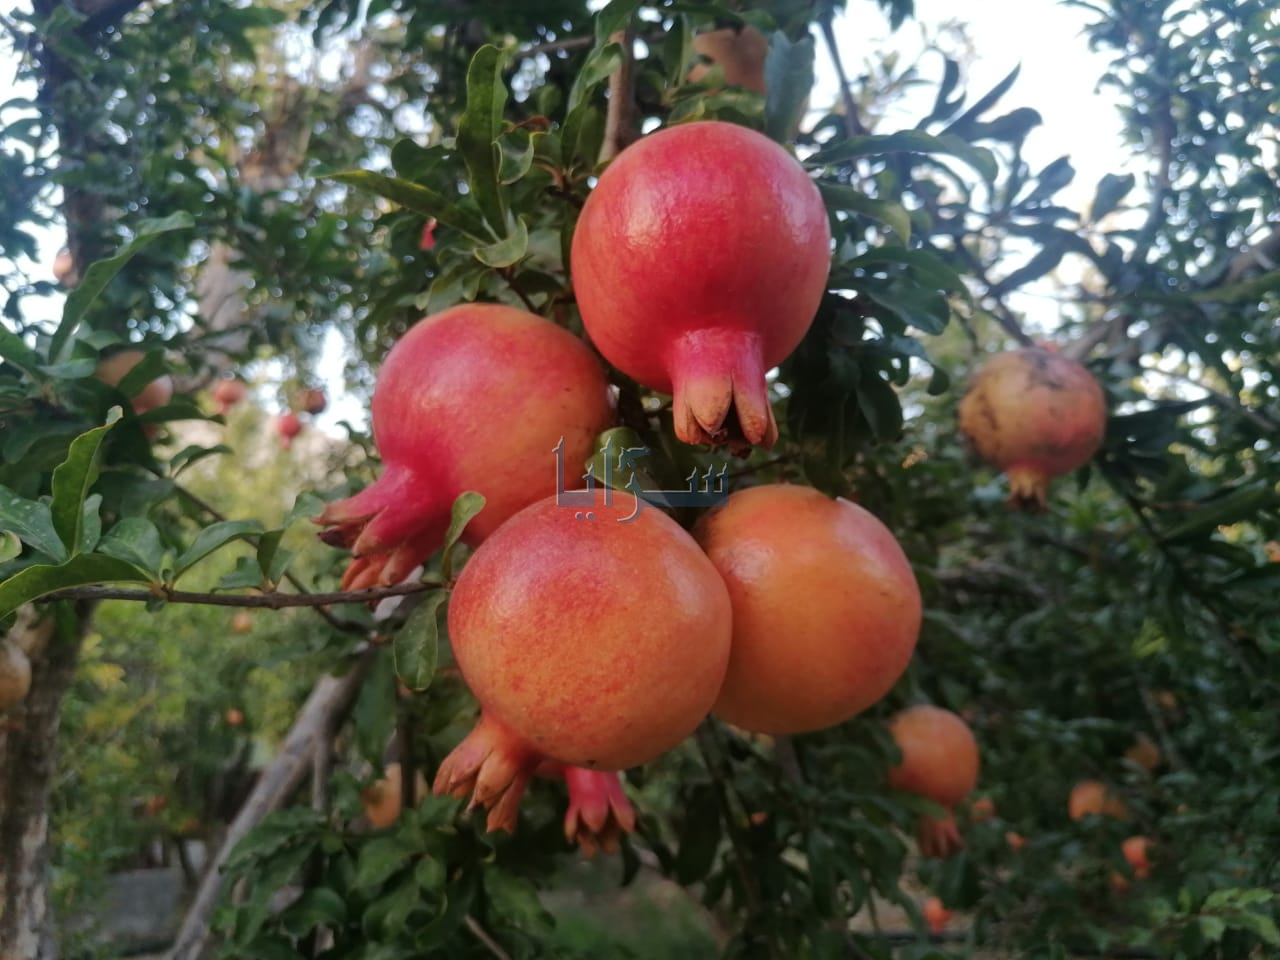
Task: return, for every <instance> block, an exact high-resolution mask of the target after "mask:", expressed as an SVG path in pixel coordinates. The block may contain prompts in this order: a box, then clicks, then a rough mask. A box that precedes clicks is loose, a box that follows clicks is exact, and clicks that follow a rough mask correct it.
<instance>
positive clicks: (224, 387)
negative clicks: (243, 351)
mask: <svg viewBox="0 0 1280 960" xmlns="http://www.w3.org/2000/svg"><path fill="white" fill-rule="evenodd" d="M248 392H249V387H248V385H247V384H246V383H245V382H244V381H243V380H240V379H237V378H234V377H224V378H222V379H221V380H219V381H218V382H217V383H216V384H215V385H214V387H213V402H214V403H216V404H217V405H218V413H220V414H222V415H223V416H226V415H227V412H228V411H229V410H230V409H231V408H232V407H234V406H235V405H236V404H238V403H240V402H241V401H242V400H244V398H245V395H246V394H248Z"/></svg>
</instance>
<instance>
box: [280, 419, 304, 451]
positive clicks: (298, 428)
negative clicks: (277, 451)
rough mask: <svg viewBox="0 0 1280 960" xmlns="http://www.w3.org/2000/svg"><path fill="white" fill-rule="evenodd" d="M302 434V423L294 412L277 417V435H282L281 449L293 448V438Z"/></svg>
mask: <svg viewBox="0 0 1280 960" xmlns="http://www.w3.org/2000/svg"><path fill="white" fill-rule="evenodd" d="M301 432H302V421H301V420H300V419H299V418H298V415H297V414H296V413H294V412H293V411H292V410H289V411H286V412H285V413H282V414H281V415H280V416H278V417H276V433H278V434H279V435H280V446H281V448H283V449H285V450H288V449H289V448H290V447H292V446H293V438H294V437H296V436H297V435H298V434H300V433H301Z"/></svg>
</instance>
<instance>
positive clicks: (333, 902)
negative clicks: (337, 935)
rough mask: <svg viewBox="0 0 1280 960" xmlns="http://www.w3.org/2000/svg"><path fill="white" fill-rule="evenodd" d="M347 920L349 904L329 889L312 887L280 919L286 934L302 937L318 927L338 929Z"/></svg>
mask: <svg viewBox="0 0 1280 960" xmlns="http://www.w3.org/2000/svg"><path fill="white" fill-rule="evenodd" d="M346 919H347V902H346V900H344V899H343V898H342V897H341V896H339V895H338V893H337V891H334V890H331V889H329V888H328V887H312V888H311V889H310V890H307V891H305V892H304V893H303V894H302V896H300V897H299V898H298V899H297V900H295V901H294V902H293V903H292V904H291V905H290V906H289V909H288V910H286V911H285V912H284V914H283V915H282V916H281V918H280V925H281V926H282V927H284V930H285V932H286V933H289V934H292V935H293V936H295V937H300V936H302V935H303V934H305V933H308V932H310V931H311V930H314V929H315V928H316V927H324V926H329V927H336V926H339V925H341V924H342V923H343V921H345V920H346Z"/></svg>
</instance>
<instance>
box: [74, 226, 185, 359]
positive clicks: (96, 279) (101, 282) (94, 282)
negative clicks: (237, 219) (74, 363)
mask: <svg viewBox="0 0 1280 960" xmlns="http://www.w3.org/2000/svg"><path fill="white" fill-rule="evenodd" d="M194 226H195V219H194V218H193V217H192V216H191V214H189V213H187V212H186V211H185V210H182V211H179V212H178V213H175V214H173V215H172V216H169V217H165V218H164V219H163V220H144V221H143V222H142V223H141V224H140V225H139V227H138V232H137V233H136V234H135V235H134V238H133V239H132V240H131V241H129V243H128V244H127V245H126V246H125V248H124V249H123V250H121V251H120V252H119V253H118V254H116V255H115V256H114V257H109V258H108V259H106V260H99V261H97V262H96V263H93V264H90V265H89V269H87V270H86V271H85V272H84V278H83V279H82V280H81V281H80V285H79V286H78V287H76V288H75V289H74V290H72V291H71V292H70V293H69V294H67V302H66V305H65V306H64V307H63V309H62V321H61V322H60V323H59V324H58V329H57V330H56V331H55V332H54V334H53V337H52V338H51V339H50V341H49V360H50V361H51V362H53V363H57V362H59V361H60V360H61V359H62V355H63V353H64V352H65V350H66V348H67V346H68V345H69V343H70V342H71V337H72V335H74V334H75V332H76V330H77V329H78V328H79V326H80V322H81V321H82V320H83V319H84V315H85V313H86V312H87V311H88V309H89V307H90V306H92V305H93V302H94V301H95V300H97V299H98V296H99V294H101V293H102V291H103V290H105V289H106V286H107V284H108V283H110V282H111V280H112V278H113V277H115V275H116V274H117V273H119V272H120V271H121V269H123V267H124V265H125V264H126V263H128V262H129V261H130V260H132V259H133V258H134V257H135V256H136V255H137V254H138V253H139V252H140V251H141V250H143V249H145V248H146V247H148V246H150V245H151V244H152V243H154V242H155V241H156V240H157V239H159V238H160V237H161V236H163V235H164V234H166V233H170V232H172V231H174V230H185V229H187V228H189V227H194Z"/></svg>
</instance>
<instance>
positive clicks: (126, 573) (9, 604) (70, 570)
mask: <svg viewBox="0 0 1280 960" xmlns="http://www.w3.org/2000/svg"><path fill="white" fill-rule="evenodd" d="M150 582H151V581H150V577H148V576H147V574H146V572H145V571H143V570H140V569H138V568H137V567H135V566H134V565H133V564H131V563H127V562H126V561H124V560H118V559H116V558H115V557H106V556H103V555H102V554H100V553H81V554H77V555H76V556H74V557H72V558H71V559H70V560H68V561H67V562H66V563H60V564H56V565H54V564H38V565H36V566H34V567H27V568H26V569H24V570H21V571H19V572H18V573H15V574H14V575H13V576H12V577H10V578H9V579H8V580H5V581H3V582H0V618H4V617H7V616H8V615H9V614H11V613H13V611H15V610H17V609H18V608H19V607H20V606H22V605H23V604H24V603H30V602H31V601H32V600H37V599H39V598H40V597H43V596H44V595H45V594H49V593H53V592H54V591H56V590H66V589H68V588H70V587H85V586H92V585H94V584H100V583H150Z"/></svg>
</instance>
